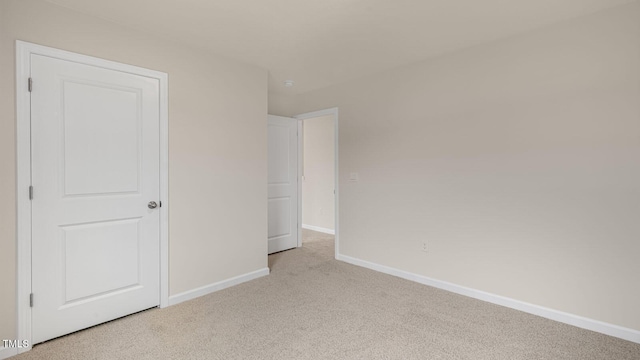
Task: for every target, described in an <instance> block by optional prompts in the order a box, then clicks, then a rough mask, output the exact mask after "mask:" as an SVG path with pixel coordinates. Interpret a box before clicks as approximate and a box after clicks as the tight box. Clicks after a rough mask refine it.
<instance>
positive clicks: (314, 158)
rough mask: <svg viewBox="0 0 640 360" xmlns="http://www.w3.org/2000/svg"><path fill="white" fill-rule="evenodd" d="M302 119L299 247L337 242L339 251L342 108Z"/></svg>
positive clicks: (300, 137)
mask: <svg viewBox="0 0 640 360" xmlns="http://www.w3.org/2000/svg"><path fill="white" fill-rule="evenodd" d="M295 118H296V119H298V129H299V130H298V133H299V134H300V135H299V138H298V141H299V146H298V149H299V150H298V155H299V156H298V159H299V160H298V161H299V166H298V173H299V176H298V179H299V182H298V185H299V186H298V191H299V196H298V199H299V200H298V202H299V206H298V218H299V224H300V229H299V233H298V234H299V235H298V246H304V244H305V243H309V244H311V243H317V242H324V243H328V242H333V244H332V245H334V246H335V251H334V257H337V254H338V253H339V252H338V110H337V109H336V108H333V109H327V110H321V111H315V112H311V113H306V114H301V115H298V116H296V117H295Z"/></svg>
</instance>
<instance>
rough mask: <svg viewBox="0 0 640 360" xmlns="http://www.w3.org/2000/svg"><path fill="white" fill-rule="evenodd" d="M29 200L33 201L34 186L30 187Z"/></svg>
mask: <svg viewBox="0 0 640 360" xmlns="http://www.w3.org/2000/svg"><path fill="white" fill-rule="evenodd" d="M29 200H33V185H29Z"/></svg>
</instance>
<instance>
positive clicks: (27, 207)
mask: <svg viewBox="0 0 640 360" xmlns="http://www.w3.org/2000/svg"><path fill="white" fill-rule="evenodd" d="M34 54H38V55H43V56H49V57H52V58H57V59H62V60H67V61H73V62H77V63H82V64H86V65H92V66H97V67H102V68H107V69H112V70H117V71H123V72H127V73H131V74H136V75H140V76H145V77H149V78H154V79H157V80H158V81H159V83H160V201H162V206H161V207H160V294H159V295H160V307H161V308H162V307H166V306H168V305H169V232H168V230H169V222H168V219H169V217H168V214H169V213H168V208H169V183H168V180H169V172H168V169H169V167H168V164H169V152H168V149H169V148H168V143H169V142H168V139H169V136H168V135H169V126H168V125H169V112H168V75H167V74H166V73H163V72H159V71H154V70H149V69H144V68H140V67H136V66H132V65H127V64H122V63H117V62H113V61H109V60H104V59H100V58H95V57H91V56H86V55H81V54H76V53H73V52H69V51H64V50H59V49H55V48H50V47H46V46H41V45H36V44H32V43H28V42H23V41H19V40H18V41H16V115H17V123H16V142H17V149H16V154H17V156H16V162H17V174H16V208H17V214H16V215H17V226H16V242H17V243H16V248H17V264H18V266H17V275H16V301H17V303H16V308H17V323H16V334H17V338H18V339H20V340H23V341H24V340H26V341H28V346H26V347H23V348H19V349H18V352H19V353H22V352H25V351H28V350H30V349H31V346H32V336H31V307H30V294H31V266H32V264H31V226H32V219H31V200H30V199H29V186H31V101H30V93H29V77H30V74H31V55H34ZM33 86H34V87H37V81H35V82H34V83H33ZM35 192H36V195H35V196H37V189H36V190H35Z"/></svg>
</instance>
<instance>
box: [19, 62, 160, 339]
mask: <svg viewBox="0 0 640 360" xmlns="http://www.w3.org/2000/svg"><path fill="white" fill-rule="evenodd" d="M31 77H32V78H33V91H32V93H31V121H32V125H31V126H32V184H33V188H34V196H33V200H32V292H33V309H32V331H33V333H32V339H33V343H38V342H42V341H45V340H48V339H51V338H54V337H57V336H60V335H64V334H67V333H70V332H73V331H76V330H79V329H83V328H86V327H89V326H93V325H96V324H99V323H102V322H105V321H109V320H112V319H115V318H118V317H121V316H124V315H127V314H130V313H133V312H136V311H140V310H144V309H147V308H150V307H154V306H157V305H159V300H160V294H159V285H160V263H159V249H160V245H159V241H160V230H159V226H160V218H159V209H158V208H152V207H153V203H150V202H152V201H153V202H156V203H158V202H159V196H160V188H159V156H160V153H159V151H160V150H159V145H160V144H159V129H160V127H159V101H160V100H159V99H160V96H159V82H158V80H157V79H152V78H147V77H143V76H138V75H133V74H130V73H126V72H122V71H116V70H111V69H107V68H102V67H96V66H90V65H85V64H80V63H77V62H71V61H65V60H60V59H55V58H51V57H46V56H40V55H32V56H31ZM158 205H159V204H158Z"/></svg>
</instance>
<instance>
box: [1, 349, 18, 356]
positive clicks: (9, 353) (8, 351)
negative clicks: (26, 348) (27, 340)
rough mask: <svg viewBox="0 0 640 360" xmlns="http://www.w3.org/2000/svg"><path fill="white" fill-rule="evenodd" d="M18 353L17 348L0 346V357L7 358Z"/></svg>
mask: <svg viewBox="0 0 640 360" xmlns="http://www.w3.org/2000/svg"><path fill="white" fill-rule="evenodd" d="M16 355H18V348H6V347H0V359H8V358H10V357H12V356H16Z"/></svg>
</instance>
